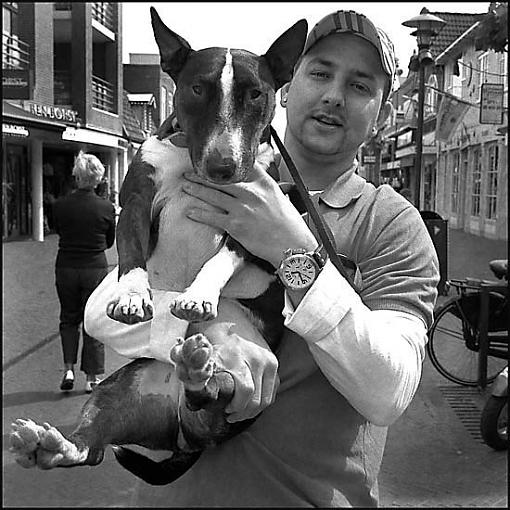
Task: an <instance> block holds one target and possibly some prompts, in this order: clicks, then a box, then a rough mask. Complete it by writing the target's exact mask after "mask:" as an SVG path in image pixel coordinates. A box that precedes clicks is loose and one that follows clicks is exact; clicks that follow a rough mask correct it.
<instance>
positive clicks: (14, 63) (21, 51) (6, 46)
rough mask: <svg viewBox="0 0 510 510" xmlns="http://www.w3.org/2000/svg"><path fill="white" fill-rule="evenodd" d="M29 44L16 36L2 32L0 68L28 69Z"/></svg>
mask: <svg viewBox="0 0 510 510" xmlns="http://www.w3.org/2000/svg"><path fill="white" fill-rule="evenodd" d="M29 64H30V45H28V44H27V43H26V42H24V41H21V40H20V39H18V36H16V35H11V34H8V33H6V32H3V33H2V69H28V68H29Z"/></svg>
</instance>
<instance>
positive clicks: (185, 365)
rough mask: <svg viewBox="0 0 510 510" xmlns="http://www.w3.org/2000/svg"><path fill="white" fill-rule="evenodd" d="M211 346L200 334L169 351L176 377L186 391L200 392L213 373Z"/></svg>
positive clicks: (180, 341) (180, 339)
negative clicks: (174, 366)
mask: <svg viewBox="0 0 510 510" xmlns="http://www.w3.org/2000/svg"><path fill="white" fill-rule="evenodd" d="M213 352H214V351H213V346H212V345H211V343H210V342H209V340H207V338H206V337H205V336H204V335H202V334H201V333H197V334H196V335H193V336H190V337H188V338H186V340H183V339H182V338H179V339H178V340H177V344H176V345H174V346H173V347H172V350H171V351H170V358H171V359H172V361H173V362H174V363H175V365H176V369H177V375H178V377H179V379H180V380H181V381H182V382H183V383H184V386H185V388H186V389H188V390H193V391H196V390H201V389H202V388H204V386H205V385H206V384H207V382H208V381H209V379H210V378H211V377H212V375H213V372H214V367H215V364H214V360H213V359H212V355H213Z"/></svg>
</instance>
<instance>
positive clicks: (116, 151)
mask: <svg viewBox="0 0 510 510" xmlns="http://www.w3.org/2000/svg"><path fill="white" fill-rule="evenodd" d="M2 11H3V18H4V24H3V27H4V29H3V37H2V91H3V100H2V149H3V151H2V153H3V156H2V158H3V161H2V212H3V222H2V239H3V240H8V239H12V238H16V237H17V236H32V237H33V238H34V239H35V240H39V241H42V240H43V239H44V232H45V212H46V213H47V212H48V210H49V207H48V204H49V203H50V202H51V200H53V199H55V198H57V197H58V196H61V195H64V194H66V193H68V192H69V191H70V190H71V189H72V187H73V179H72V175H71V172H72V167H73V163H74V158H75V156H76V155H77V153H78V152H79V150H84V151H86V152H90V153H93V154H95V155H96V156H98V158H99V159H100V160H101V161H102V163H103V164H104V165H105V168H106V171H107V175H106V177H107V180H108V183H109V186H110V187H111V192H112V196H113V197H116V196H117V192H118V189H119V186H120V183H121V181H122V177H123V174H124V173H125V169H126V167H127V149H128V143H129V140H128V139H126V137H125V135H124V132H125V129H124V126H123V83H122V57H121V56H122V29H121V28H122V19H121V4H117V3H108V2H92V3H82V2H51V3H50V2H48V3H38V2H29V3H21V2H19V3H18V2H3V3H2ZM114 199H115V198H114ZM46 216H48V214H46Z"/></svg>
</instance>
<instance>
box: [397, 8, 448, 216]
mask: <svg viewBox="0 0 510 510" xmlns="http://www.w3.org/2000/svg"><path fill="white" fill-rule="evenodd" d="M444 24H445V21H444V20H442V19H441V18H438V17H437V16H434V15H433V14H430V13H429V11H428V9H427V8H426V7H424V8H423V9H422V10H421V11H420V15H419V16H415V17H414V18H411V19H410V20H407V21H404V22H403V23H402V25H404V26H405V27H409V28H415V29H416V30H415V31H414V32H412V33H411V35H413V36H415V37H416V39H417V42H418V55H417V56H413V57H411V62H410V64H409V69H410V70H412V71H418V119H417V126H416V155H415V160H414V173H415V183H414V184H415V188H414V205H415V206H416V208H417V209H418V210H420V187H421V160H422V153H423V109H424V103H425V67H426V66H428V65H430V64H433V63H434V58H433V57H432V53H431V52H430V44H431V43H432V39H433V38H434V36H436V35H437V32H438V31H439V29H440V28H441V27H442V26H443V25H444Z"/></svg>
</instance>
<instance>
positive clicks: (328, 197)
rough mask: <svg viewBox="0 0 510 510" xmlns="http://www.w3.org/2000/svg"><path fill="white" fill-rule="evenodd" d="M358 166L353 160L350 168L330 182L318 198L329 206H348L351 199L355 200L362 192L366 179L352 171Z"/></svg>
mask: <svg viewBox="0 0 510 510" xmlns="http://www.w3.org/2000/svg"><path fill="white" fill-rule="evenodd" d="M357 168H358V162H357V161H355V162H354V163H353V164H352V166H351V168H349V170H347V172H345V173H344V174H342V175H341V176H340V177H339V178H338V179H337V180H336V181H334V182H332V183H331V184H330V185H329V186H328V187H327V188H326V189H325V190H324V191H323V192H322V193H321V194H320V195H319V197H320V199H321V200H322V201H323V202H324V203H325V204H326V205H328V206H329V207H334V208H337V209H338V208H341V207H346V206H348V205H349V204H350V203H351V202H352V201H353V200H357V199H358V198H359V197H360V196H361V194H362V193H363V189H364V187H365V184H366V181H365V179H363V177H361V176H359V175H358V174H356V173H354V172H355V171H356V169H357Z"/></svg>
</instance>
